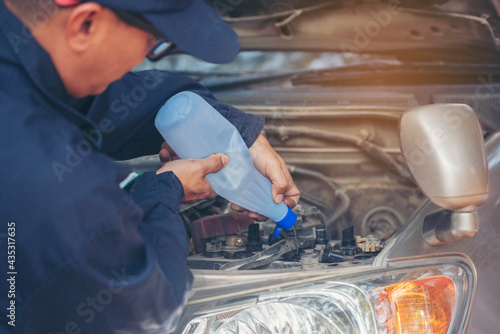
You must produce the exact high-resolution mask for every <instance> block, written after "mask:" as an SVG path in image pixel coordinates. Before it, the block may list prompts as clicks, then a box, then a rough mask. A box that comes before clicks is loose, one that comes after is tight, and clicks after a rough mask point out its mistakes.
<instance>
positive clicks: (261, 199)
mask: <svg viewBox="0 0 500 334" xmlns="http://www.w3.org/2000/svg"><path fill="white" fill-rule="evenodd" d="M155 126H156V128H157V129H158V131H159V132H160V134H161V135H162V136H163V138H164V139H165V140H166V141H167V143H168V144H169V145H170V147H171V148H172V149H173V150H174V151H175V152H176V153H177V154H178V155H179V157H181V158H182V159H185V158H192V159H203V158H206V157H208V156H210V155H211V154H214V153H225V154H227V155H228V156H229V163H228V164H227V166H226V167H224V168H223V169H222V170H221V171H219V172H218V173H215V174H208V175H207V179H208V180H209V181H210V184H211V185H212V189H213V190H214V191H215V192H216V193H217V194H219V195H220V196H222V197H224V198H225V199H227V200H228V201H230V202H233V203H235V204H237V205H239V206H241V207H244V208H246V209H248V210H251V211H255V212H258V213H259V214H261V215H263V216H266V217H268V218H271V219H272V220H274V221H275V222H276V223H277V225H278V226H277V227H276V230H275V231H274V233H273V236H274V237H275V238H277V237H278V235H279V233H280V231H281V228H284V229H286V230H288V229H289V228H291V227H292V226H293V225H294V224H295V222H296V220H297V216H296V215H295V213H294V212H293V211H292V210H290V209H289V208H288V207H287V206H286V205H285V204H283V203H280V204H276V203H274V201H273V199H272V193H271V182H270V181H269V179H268V178H266V177H265V176H263V175H262V174H261V173H260V172H259V171H257V169H256V168H255V167H254V165H253V161H252V157H251V156H250V152H249V151H248V148H247V146H246V144H245V142H244V141H243V139H242V138H241V136H240V134H239V132H238V130H237V129H236V128H235V127H234V125H232V124H231V123H230V122H229V121H228V120H226V119H225V118H224V117H223V116H222V115H221V114H220V113H219V112H217V110H215V109H214V108H213V107H212V106H211V105H210V104H209V103H208V102H206V101H205V100H204V99H203V98H202V97H200V96H199V95H197V94H195V93H192V92H181V93H178V94H176V95H174V96H173V97H171V98H170V99H169V100H168V101H167V102H166V103H165V105H164V106H163V107H162V108H161V109H160V111H159V112H158V114H157V116H156V119H155Z"/></svg>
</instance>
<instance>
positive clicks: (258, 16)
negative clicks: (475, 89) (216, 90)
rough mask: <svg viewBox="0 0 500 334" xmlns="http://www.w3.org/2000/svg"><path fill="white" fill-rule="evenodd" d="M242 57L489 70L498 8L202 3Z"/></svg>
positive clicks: (316, 0) (496, 4)
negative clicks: (252, 53) (319, 57)
mask: <svg viewBox="0 0 500 334" xmlns="http://www.w3.org/2000/svg"><path fill="white" fill-rule="evenodd" d="M209 4H210V5H212V6H213V7H214V8H215V9H216V10H217V11H218V12H219V13H220V14H221V15H223V16H224V18H225V19H226V21H227V22H228V23H229V24H230V25H231V26H232V27H233V28H234V29H235V31H236V32H237V33H238V35H239V37H240V42H241V49H242V50H260V51H263V50H269V51H273V50H274V51H276V50H280V51H292V50H301V51H330V52H352V53H377V54H385V55H391V56H395V57H397V58H399V59H404V60H427V61H428V60H432V61H437V60H443V61H459V62H463V61H474V62H481V61H484V62H497V61H498V60H499V59H500V57H499V50H500V38H497V36H500V30H499V28H500V20H499V19H498V17H499V15H498V9H500V1H497V0H495V1H490V0H449V1H447V0H366V1H359V0H352V1H351V0H344V1H340V0H339V1H331V0H330V1H327V0H302V1H301V0H286V1H283V0H279V1H269V0H260V1H245V0H215V1H213V0H210V1H209Z"/></svg>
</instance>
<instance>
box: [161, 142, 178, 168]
mask: <svg viewBox="0 0 500 334" xmlns="http://www.w3.org/2000/svg"><path fill="white" fill-rule="evenodd" d="M158 156H159V157H160V162H161V165H162V166H164V165H165V164H166V163H167V162H170V161H174V160H179V159H180V158H179V156H178V155H177V153H175V152H174V150H172V148H171V147H170V145H168V143H167V142H166V141H164V142H163V143H162V144H161V150H160V152H159V153H158Z"/></svg>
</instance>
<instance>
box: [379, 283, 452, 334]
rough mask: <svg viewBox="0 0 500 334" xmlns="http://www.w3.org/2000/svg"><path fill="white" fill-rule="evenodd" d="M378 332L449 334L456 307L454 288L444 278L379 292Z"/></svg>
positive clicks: (392, 286)
mask: <svg viewBox="0 0 500 334" xmlns="http://www.w3.org/2000/svg"><path fill="white" fill-rule="evenodd" d="M376 293H377V295H378V298H377V303H376V312H377V318H378V323H379V328H381V329H386V331H385V332H386V333H387V334H400V333H401V334H402V333H405V334H417V333H418V334H431V333H432V334H446V331H447V330H448V327H449V325H450V321H451V316H452V314H453V307H454V305H455V285H454V283H453V281H452V280H451V279H450V278H448V277H444V276H436V277H429V278H423V279H418V280H414V281H409V282H404V283H399V284H395V285H391V286H386V287H384V288H380V289H377V291H376Z"/></svg>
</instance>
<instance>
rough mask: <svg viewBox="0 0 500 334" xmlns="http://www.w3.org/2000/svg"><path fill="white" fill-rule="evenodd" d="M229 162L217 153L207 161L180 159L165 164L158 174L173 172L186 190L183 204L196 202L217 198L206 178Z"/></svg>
mask: <svg viewBox="0 0 500 334" xmlns="http://www.w3.org/2000/svg"><path fill="white" fill-rule="evenodd" d="M228 162H229V157H228V156H227V155H225V154H223V153H215V154H212V155H211V156H209V157H208V158H205V159H180V160H174V161H170V162H167V163H165V164H164V165H163V166H162V167H161V168H160V169H158V170H157V171H156V174H161V173H164V172H168V171H171V172H173V173H174V174H175V175H176V176H177V178H178V179H179V180H180V181H181V183H182V187H183V188H184V198H183V199H182V202H194V201H198V200H202V199H205V198H214V197H215V196H217V194H216V193H215V191H213V189H212V186H211V185H210V182H208V180H207V178H206V176H207V174H210V173H217V172H218V171H220V170H221V169H222V168H224V167H225V166H226V165H227V164H228Z"/></svg>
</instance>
